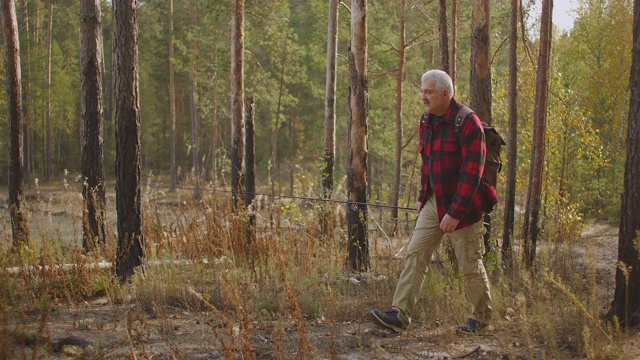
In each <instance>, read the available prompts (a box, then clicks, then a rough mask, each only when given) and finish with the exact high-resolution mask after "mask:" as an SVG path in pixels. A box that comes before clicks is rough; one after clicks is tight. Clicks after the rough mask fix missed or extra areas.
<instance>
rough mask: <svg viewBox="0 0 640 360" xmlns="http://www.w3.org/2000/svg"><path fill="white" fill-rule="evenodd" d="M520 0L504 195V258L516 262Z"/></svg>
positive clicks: (512, 45)
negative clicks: (514, 241) (514, 258)
mask: <svg viewBox="0 0 640 360" xmlns="http://www.w3.org/2000/svg"><path fill="white" fill-rule="evenodd" d="M518 1H519V0H511V14H510V22H509V135H508V136H509V140H508V141H507V184H506V186H505V188H506V189H505V196H504V229H503V231H502V262H503V263H504V264H505V266H506V268H507V269H511V268H512V266H513V254H512V248H511V236H512V235H513V228H514V222H515V203H516V166H517V164H516V161H517V160H518Z"/></svg>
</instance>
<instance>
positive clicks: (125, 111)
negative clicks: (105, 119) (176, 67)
mask: <svg viewBox="0 0 640 360" xmlns="http://www.w3.org/2000/svg"><path fill="white" fill-rule="evenodd" d="M113 6H114V19H113V26H114V28H115V36H114V44H113V45H114V54H115V58H114V62H113V68H114V69H113V71H114V75H115V76H114V78H115V87H114V92H115V110H116V210H117V214H118V250H117V254H116V255H117V267H116V271H117V275H118V278H119V279H120V281H121V282H126V281H130V279H131V277H132V276H133V270H134V268H136V267H137V266H140V265H142V261H143V259H144V256H145V251H144V235H143V233H142V213H141V208H140V207H141V201H142V193H141V188H140V170H141V157H140V99H139V94H140V89H139V70H138V1H137V0H114V1H113Z"/></svg>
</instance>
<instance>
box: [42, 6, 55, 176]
mask: <svg viewBox="0 0 640 360" xmlns="http://www.w3.org/2000/svg"><path fill="white" fill-rule="evenodd" d="M52 40H53V0H50V1H49V23H48V37H47V69H46V82H47V115H46V118H45V129H46V130H45V132H46V135H45V136H46V137H45V141H44V155H45V164H44V169H45V179H46V180H47V182H50V181H51V43H52Z"/></svg>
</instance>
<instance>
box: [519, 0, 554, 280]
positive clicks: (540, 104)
mask: <svg viewBox="0 0 640 360" xmlns="http://www.w3.org/2000/svg"><path fill="white" fill-rule="evenodd" d="M552 11H553V0H543V1H542V16H541V19H540V53H539V55H538V70H537V75H536V105H535V108H534V111H533V116H534V125H533V143H532V146H531V169H530V173H529V191H528V194H527V206H526V209H525V214H524V234H523V238H524V252H523V255H524V262H525V265H526V266H527V267H529V268H530V267H531V266H532V265H533V262H534V260H535V256H536V243H537V240H538V233H539V225H538V219H539V215H540V205H541V204H540V202H541V195H542V176H543V171H544V152H545V141H546V130H547V125H546V122H547V103H548V91H549V59H550V53H551V24H552V22H551V18H552V16H551V15H552Z"/></svg>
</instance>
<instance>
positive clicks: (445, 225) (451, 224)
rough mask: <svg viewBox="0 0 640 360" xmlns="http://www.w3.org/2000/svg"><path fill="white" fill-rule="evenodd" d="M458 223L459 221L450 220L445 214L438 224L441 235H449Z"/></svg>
mask: <svg viewBox="0 0 640 360" xmlns="http://www.w3.org/2000/svg"><path fill="white" fill-rule="evenodd" d="M459 222H460V220H458V219H454V218H452V217H451V216H449V214H445V215H444V217H443V218H442V221H441V222H440V231H442V233H443V234H450V233H452V232H454V231H455V230H456V227H458V223H459Z"/></svg>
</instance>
